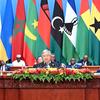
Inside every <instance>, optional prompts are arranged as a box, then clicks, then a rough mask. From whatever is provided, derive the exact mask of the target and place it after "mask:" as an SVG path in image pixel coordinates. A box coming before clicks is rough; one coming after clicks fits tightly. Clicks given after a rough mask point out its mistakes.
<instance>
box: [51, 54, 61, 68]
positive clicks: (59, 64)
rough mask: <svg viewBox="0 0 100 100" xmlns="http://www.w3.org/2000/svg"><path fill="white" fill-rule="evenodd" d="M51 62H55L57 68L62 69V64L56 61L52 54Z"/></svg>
mask: <svg viewBox="0 0 100 100" xmlns="http://www.w3.org/2000/svg"><path fill="white" fill-rule="evenodd" d="M51 62H53V63H54V64H55V65H56V66H58V67H60V66H61V63H60V62H59V61H57V60H56V57H55V55H54V54H51Z"/></svg>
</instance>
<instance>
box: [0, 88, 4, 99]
mask: <svg viewBox="0 0 100 100" xmlns="http://www.w3.org/2000/svg"><path fill="white" fill-rule="evenodd" d="M0 100H4V89H0Z"/></svg>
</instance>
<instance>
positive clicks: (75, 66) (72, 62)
mask: <svg viewBox="0 0 100 100" xmlns="http://www.w3.org/2000/svg"><path fill="white" fill-rule="evenodd" d="M81 66H82V65H81V64H79V63H76V60H75V58H72V59H71V60H70V64H69V65H68V66H67V67H68V68H80V67H81Z"/></svg>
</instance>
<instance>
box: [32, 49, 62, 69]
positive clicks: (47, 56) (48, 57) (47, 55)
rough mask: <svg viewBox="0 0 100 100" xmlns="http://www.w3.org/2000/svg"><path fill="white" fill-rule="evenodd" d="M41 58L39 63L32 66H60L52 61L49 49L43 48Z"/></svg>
mask: <svg viewBox="0 0 100 100" xmlns="http://www.w3.org/2000/svg"><path fill="white" fill-rule="evenodd" d="M42 58H43V62H42V63H40V64H36V65H34V66H33V67H34V68H58V67H60V66H59V65H58V64H56V63H55V62H52V60H51V52H50V51H49V50H47V49H45V50H43V52H42Z"/></svg>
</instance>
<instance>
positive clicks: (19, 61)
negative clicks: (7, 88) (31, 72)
mask: <svg viewBox="0 0 100 100" xmlns="http://www.w3.org/2000/svg"><path fill="white" fill-rule="evenodd" d="M12 66H25V62H24V61H23V60H21V55H19V54H18V55H17V56H16V60H15V61H13V62H12Z"/></svg>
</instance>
